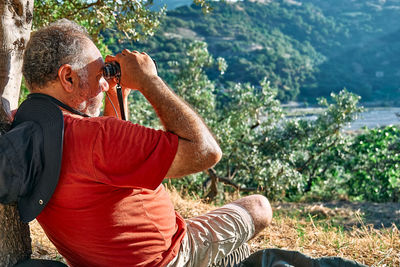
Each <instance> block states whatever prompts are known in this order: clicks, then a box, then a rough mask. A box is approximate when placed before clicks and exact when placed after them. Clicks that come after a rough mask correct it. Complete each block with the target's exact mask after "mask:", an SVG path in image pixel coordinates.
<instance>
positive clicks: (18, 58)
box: [0, 0, 33, 266]
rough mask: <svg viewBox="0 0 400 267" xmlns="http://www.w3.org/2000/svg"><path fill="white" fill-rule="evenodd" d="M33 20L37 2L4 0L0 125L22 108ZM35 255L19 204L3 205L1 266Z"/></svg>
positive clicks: (0, 13)
mask: <svg viewBox="0 0 400 267" xmlns="http://www.w3.org/2000/svg"><path fill="white" fill-rule="evenodd" d="M32 19H33V0H30V1H27V0H0V96H1V97H2V98H1V100H2V101H0V122H3V123H4V122H7V120H8V118H7V117H9V114H10V110H13V109H16V108H17V106H18V97H19V89H20V86H21V78H22V73H21V70H22V58H23V52H24V49H25V45H26V43H27V42H28V40H29V35H30V31H31V26H32ZM31 253H32V249H31V240H30V235H29V226H28V225H27V224H24V223H22V222H21V221H20V219H19V214H18V211H17V209H16V205H6V206H4V205H0V266H13V265H15V263H17V262H18V261H21V260H24V259H27V258H29V257H30V255H31Z"/></svg>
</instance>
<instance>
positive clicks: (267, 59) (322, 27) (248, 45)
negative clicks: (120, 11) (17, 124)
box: [105, 0, 400, 101]
mask: <svg viewBox="0 0 400 267" xmlns="http://www.w3.org/2000/svg"><path fill="white" fill-rule="evenodd" d="M164 2H166V3H167V2H168V1H164ZM175 2H179V1H175ZM175 2H174V3H175ZM212 6H213V12H212V13H211V14H209V15H204V14H203V13H202V11H201V8H200V7H197V6H194V5H192V6H183V7H180V8H177V9H174V10H170V11H168V13H167V17H166V18H165V19H164V20H163V21H162V24H161V27H160V29H159V30H158V32H157V34H156V35H155V36H153V37H151V38H149V39H147V40H145V41H142V42H140V43H133V44H132V43H128V44H127V43H125V44H123V45H124V46H126V45H128V46H130V47H131V48H132V49H137V50H145V51H148V52H149V54H150V55H152V56H153V57H154V58H155V59H156V60H157V62H159V67H160V72H161V74H162V75H164V76H165V78H166V79H167V80H168V75H170V74H167V73H166V70H167V69H169V68H170V67H169V66H168V65H167V62H168V61H171V60H178V61H179V60H181V59H182V58H183V57H184V53H185V47H187V45H188V44H189V43H190V42H193V41H195V40H198V41H204V42H206V43H207V44H208V48H209V50H210V52H211V54H212V55H213V56H214V57H223V58H225V59H226V61H227V63H228V69H227V71H226V73H225V74H224V75H223V76H218V74H217V73H218V72H217V70H216V69H210V70H209V72H208V73H209V75H210V77H211V78H212V79H213V80H214V81H216V82H218V83H220V85H221V86H229V83H231V82H234V83H237V82H242V83H243V82H249V83H251V84H255V85H256V84H258V83H259V81H260V80H262V79H263V78H264V77H267V78H268V79H269V80H270V82H271V84H272V85H273V86H274V87H276V88H278V89H279V98H280V99H281V100H284V101H288V100H312V99H315V97H318V96H327V95H329V94H330V92H331V91H335V92H337V91H339V90H341V89H343V88H344V87H346V88H347V89H349V90H350V91H352V92H355V93H357V94H359V95H361V96H362V97H363V100H365V101H371V100H383V101H385V100H393V99H394V98H396V97H397V94H398V92H399V85H398V80H399V78H400V64H399V63H400V62H399V57H398V55H399V54H400V28H399V27H398V26H397V21H398V17H399V16H400V1H399V0H387V1H378V0H376V1H375V0H374V1H373V0H369V1H346V0H337V1H323V0H302V1H294V0H290V1H289V0H276V1H256V2H254V1H240V2H236V3H231V2H225V3H222V2H213V3H212ZM107 34H108V35H109V34H110V33H105V35H106V36H108V35H107ZM108 37H109V36H108ZM111 48H112V50H113V51H114V52H118V51H120V47H119V46H115V45H114V46H113V45H112V44H111Z"/></svg>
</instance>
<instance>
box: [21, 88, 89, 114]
mask: <svg viewBox="0 0 400 267" xmlns="http://www.w3.org/2000/svg"><path fill="white" fill-rule="evenodd" d="M28 98H45V99H48V100H50V101H51V102H53V103H54V104H56V105H57V106H59V107H62V108H63V109H65V110H68V111H69V112H71V113H74V114H76V115H79V116H82V117H90V116H89V115H87V114H85V113H83V112H80V111H78V110H76V109H73V108H71V107H70V106H68V105H67V104H64V103H63V102H61V101H60V100H58V99H56V98H54V97H52V96H49V95H46V94H41V93H32V94H29V95H28Z"/></svg>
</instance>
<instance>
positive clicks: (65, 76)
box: [58, 64, 77, 93]
mask: <svg viewBox="0 0 400 267" xmlns="http://www.w3.org/2000/svg"><path fill="white" fill-rule="evenodd" d="M75 76H76V73H75V72H74V71H73V70H72V67H71V65H69V64H64V65H62V66H61V67H60V68H59V69H58V78H59V80H60V83H61V86H62V87H63V88H64V90H65V91H67V92H68V93H71V92H72V91H73V90H74V85H73V83H74V82H77V81H76V78H75Z"/></svg>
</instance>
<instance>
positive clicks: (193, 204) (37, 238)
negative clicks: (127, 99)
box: [31, 190, 400, 267]
mask: <svg viewBox="0 0 400 267" xmlns="http://www.w3.org/2000/svg"><path fill="white" fill-rule="evenodd" d="M170 193H171V198H172V201H173V202H174V204H175V207H176V209H177V211H178V212H179V213H181V214H182V216H184V217H186V218H188V217H192V216H196V215H199V214H202V213H205V212H207V211H210V210H212V209H214V208H215V206H212V205H207V204H204V203H202V202H201V201H200V200H196V199H193V198H184V199H183V198H182V197H181V196H180V195H179V194H178V193H177V192H176V191H174V190H172V191H171V192H170ZM272 205H273V208H274V220H273V222H272V225H271V226H270V227H269V228H268V229H266V230H264V231H263V232H262V233H261V234H260V235H259V236H258V237H257V238H255V239H253V240H251V242H250V246H251V248H252V250H253V251H257V250H259V249H263V248H282V249H289V250H297V251H300V252H302V253H305V254H307V255H310V256H312V257H324V256H339V257H344V258H348V259H352V260H355V261H357V262H359V263H363V264H366V265H369V266H396V267H398V266H400V231H399V229H398V224H397V226H396V224H395V223H393V224H392V225H391V226H390V227H381V228H379V229H376V228H374V226H373V225H372V224H371V225H366V224H365V223H364V221H365V218H363V217H364V214H363V213H362V212H361V211H360V210H351V209H350V208H348V207H346V208H327V207H324V206H323V205H313V204H304V205H302V206H301V207H300V208H299V206H298V205H296V204H293V205H290V204H287V203H285V204H280V203H275V204H274V203H273V204H272ZM396 207H398V208H399V209H398V211H397V210H396V211H395V212H394V213H392V214H388V216H389V215H392V216H396V212H399V211H400V205H398V206H396ZM397 216H398V215H397ZM340 217H343V218H345V220H346V221H349V220H351V221H353V222H354V223H353V225H349V224H344V223H343V220H338V219H340ZM393 218H394V217H393ZM396 218H397V217H396ZM396 218H394V219H393V222H395V221H396V222H398V221H397V219H396ZM31 233H32V244H33V258H42V259H57V260H60V259H62V257H61V256H60V255H59V254H58V253H57V251H56V250H55V248H54V247H53V246H52V244H51V243H50V242H49V241H48V239H47V238H46V236H45V235H44V234H43V232H42V230H41V228H40V226H39V225H38V223H37V222H36V221H34V222H33V223H31Z"/></svg>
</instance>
